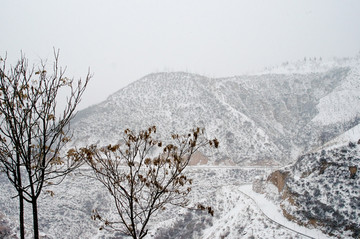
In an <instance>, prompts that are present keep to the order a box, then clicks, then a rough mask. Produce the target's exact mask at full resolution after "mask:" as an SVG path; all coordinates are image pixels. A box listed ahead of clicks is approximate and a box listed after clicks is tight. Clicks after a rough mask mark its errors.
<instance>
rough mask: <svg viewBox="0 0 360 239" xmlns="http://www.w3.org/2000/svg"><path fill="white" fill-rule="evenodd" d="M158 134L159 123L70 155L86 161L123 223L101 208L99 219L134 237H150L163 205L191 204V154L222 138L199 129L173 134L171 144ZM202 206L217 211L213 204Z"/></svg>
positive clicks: (128, 131) (126, 132) (163, 207)
mask: <svg viewBox="0 0 360 239" xmlns="http://www.w3.org/2000/svg"><path fill="white" fill-rule="evenodd" d="M155 132H156V128H155V127H151V128H149V129H148V130H145V131H140V132H139V133H138V134H135V133H133V132H132V131H130V130H125V133H124V137H123V140H122V142H121V144H116V145H108V146H106V147H102V148H98V147H97V146H94V145H93V146H90V147H86V148H81V149H80V150H78V151H75V150H70V151H69V152H68V154H69V156H72V157H75V158H83V159H85V160H86V162H87V163H88V165H89V166H90V167H91V168H92V169H93V172H94V173H95V177H96V178H97V179H98V180H99V181H100V182H101V183H102V184H103V185H104V186H105V187H106V188H107V189H108V191H109V192H110V194H111V196H112V197H113V199H114V202H115V206H116V209H117V213H118V215H119V222H110V221H107V220H106V219H103V218H102V216H100V214H99V213H98V212H97V211H94V213H95V214H94V215H93V219H99V220H101V221H103V222H104V226H105V227H110V228H113V229H115V230H118V231H121V232H122V233H124V234H126V235H128V236H131V237H132V238H134V239H137V238H143V237H145V235H146V234H147V232H148V229H147V225H148V222H149V220H151V216H152V215H153V214H154V213H155V212H157V211H158V210H159V209H165V206H166V205H167V204H172V205H178V206H186V205H187V204H188V200H187V199H186V196H187V195H188V194H189V192H190V190H191V187H190V185H191V183H192V180H191V179H189V178H187V177H186V175H185V174H184V170H185V168H186V167H187V166H188V165H189V161H190V159H191V156H192V155H193V154H194V153H195V152H196V151H197V150H198V149H199V148H201V147H204V146H206V145H210V146H213V147H216V148H217V147H218V141H217V140H216V139H213V140H208V139H206V138H205V137H204V135H203V133H204V131H203V130H201V129H199V128H197V129H195V130H193V131H192V132H191V133H189V134H188V135H184V136H180V135H176V134H174V135H172V139H173V143H172V144H167V145H165V146H163V143H162V142H161V141H159V140H155V139H154V138H153V137H152V134H153V133H155ZM159 150H160V151H159ZM154 152H158V153H157V154H156V153H155V155H157V156H156V157H151V155H152V154H153V155H154ZM159 152H160V153H159ZM198 208H199V209H202V210H204V209H206V210H208V212H209V213H211V214H213V211H212V209H211V208H210V207H207V208H205V207H203V206H201V205H199V207H198Z"/></svg>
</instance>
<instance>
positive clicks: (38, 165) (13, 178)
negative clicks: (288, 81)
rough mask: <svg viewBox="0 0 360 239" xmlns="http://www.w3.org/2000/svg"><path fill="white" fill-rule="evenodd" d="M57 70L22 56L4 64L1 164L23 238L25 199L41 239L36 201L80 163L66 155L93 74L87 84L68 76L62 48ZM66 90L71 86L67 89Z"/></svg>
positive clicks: (1, 66)
mask: <svg viewBox="0 0 360 239" xmlns="http://www.w3.org/2000/svg"><path fill="white" fill-rule="evenodd" d="M54 57H55V60H54V64H53V68H52V73H51V74H49V73H48V72H47V68H46V64H45V63H44V62H42V63H41V64H40V66H39V67H37V68H35V67H34V66H32V67H29V65H28V60H27V59H26V58H25V57H24V55H22V56H21V59H20V60H19V61H18V62H17V64H16V65H15V66H14V67H10V69H9V70H8V71H7V69H6V61H5V60H4V59H1V64H0V167H1V169H2V172H5V173H6V175H7V177H8V179H9V181H10V182H11V183H12V185H13V186H14V187H15V189H16V191H17V192H18V195H17V196H18V197H19V205H20V235H21V238H24V218H23V217H24V211H23V201H24V200H25V201H26V202H29V203H31V204H32V211H33V230H34V232H33V233H34V238H39V224H38V207H37V200H38V198H39V196H40V194H41V192H42V191H43V189H44V187H46V186H48V185H50V184H58V183H60V182H61V181H62V180H63V179H64V177H65V176H66V175H67V174H68V173H69V172H71V171H72V170H73V169H75V168H76V167H78V166H79V165H80V164H81V162H80V161H76V160H71V159H69V158H68V157H61V155H60V153H61V150H62V148H63V146H64V145H65V144H66V143H67V142H68V141H69V140H70V138H71V135H69V123H70V120H71V119H72V117H73V116H74V113H75V108H76V106H77V105H78V104H79V102H80V99H81V96H82V94H83V92H84V90H85V88H86V86H87V84H88V82H89V80H90V78H91V75H90V73H88V74H87V76H86V79H85V81H84V83H82V81H81V80H79V81H77V82H74V80H72V79H68V78H66V77H65V76H64V74H65V69H62V68H61V67H59V65H58V63H59V51H57V52H56V51H54ZM66 90H67V91H66ZM60 91H62V92H63V91H64V93H67V97H65V99H63V100H64V101H66V106H65V107H64V109H63V111H61V112H58V111H57V110H58V108H57V100H58V98H59V97H60V96H59V93H60Z"/></svg>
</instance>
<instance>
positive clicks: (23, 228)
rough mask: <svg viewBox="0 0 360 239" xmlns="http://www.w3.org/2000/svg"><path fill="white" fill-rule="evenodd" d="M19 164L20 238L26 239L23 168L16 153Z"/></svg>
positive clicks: (17, 168) (17, 170) (17, 166)
mask: <svg viewBox="0 0 360 239" xmlns="http://www.w3.org/2000/svg"><path fill="white" fill-rule="evenodd" d="M16 160H17V162H16V163H17V165H16V174H17V180H18V181H17V184H18V187H19V189H18V192H19V210H20V213H19V222H20V239H25V226H24V194H23V190H22V182H21V169H20V158H19V155H18V154H17V155H16Z"/></svg>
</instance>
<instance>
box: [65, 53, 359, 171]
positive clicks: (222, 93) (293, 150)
mask: <svg viewBox="0 0 360 239" xmlns="http://www.w3.org/2000/svg"><path fill="white" fill-rule="evenodd" d="M359 59H360V57H356V58H351V59H348V60H346V61H345V60H344V61H334V62H332V63H331V64H330V63H326V62H324V63H322V64H323V65H322V67H318V68H315V67H312V68H311V67H310V69H311V70H309V66H308V67H307V68H306V66H307V65H306V63H302V65H301V67H300V66H298V67H297V69H298V70H297V71H296V72H295V73H294V72H291V71H286V69H287V68H289V67H290V66H289V65H286V67H285V68H284V69H285V70H284V69H283V70H279V68H276V69H277V70H273V72H271V71H269V72H267V73H266V72H265V73H262V74H258V75H243V76H235V77H228V78H216V79H215V78H208V77H205V76H200V75H195V74H190V73H184V72H171V73H154V74H150V75H147V76H145V77H144V78H142V79H140V80H138V81H136V82H134V83H132V84H130V85H129V86H127V87H125V88H123V89H121V90H119V91H117V92H116V93H114V94H113V95H111V96H109V97H108V99H107V100H106V101H104V102H102V103H100V104H98V105H95V106H92V107H89V108H87V109H85V110H82V111H80V112H79V113H78V114H77V116H76V118H75V119H74V120H73V123H72V127H73V129H74V140H73V142H72V143H73V145H84V144H92V143H97V142H98V143H100V144H107V143H110V142H116V141H117V140H118V135H119V132H121V131H123V130H124V129H125V128H131V129H141V128H147V127H149V126H151V125H156V126H157V127H158V129H159V131H160V135H161V136H162V138H164V137H168V136H169V135H170V133H172V132H186V131H187V130H189V129H191V128H193V127H195V126H200V127H205V128H206V130H207V132H208V134H209V135H210V136H216V137H217V138H218V139H219V141H220V142H221V145H220V146H221V147H220V151H219V153H218V154H217V155H212V157H210V159H209V162H210V163H211V164H220V165H234V164H236V165H266V164H270V165H271V164H272V165H279V164H280V165H284V164H287V163H289V162H291V161H293V160H295V159H296V157H297V156H299V155H300V154H301V153H303V152H307V151H309V150H312V149H314V148H317V147H318V146H320V145H322V144H324V143H326V142H328V141H330V140H332V139H333V138H335V137H337V136H339V135H341V134H342V133H343V132H345V131H347V130H349V129H351V128H352V127H354V126H356V125H358V124H359V122H360V117H359V112H360V108H359V107H360V102H359V101H360V81H359V75H360V73H359V72H360V69H359V68H360V67H359V66H360V60H359ZM296 64H298V63H294V66H296ZM308 64H311V63H308ZM318 64H320V63H318ZM315 69H318V72H316V70H315ZM278 72H283V73H281V74H279V73H278ZM301 72H302V73H301Z"/></svg>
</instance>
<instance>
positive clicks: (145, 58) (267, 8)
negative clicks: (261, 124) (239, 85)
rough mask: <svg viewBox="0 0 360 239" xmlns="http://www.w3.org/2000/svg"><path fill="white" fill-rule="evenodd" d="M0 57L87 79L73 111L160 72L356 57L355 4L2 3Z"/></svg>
mask: <svg viewBox="0 0 360 239" xmlns="http://www.w3.org/2000/svg"><path fill="white" fill-rule="evenodd" d="M0 9H1V14H0V29H1V31H0V55H2V56H4V54H5V52H7V55H8V61H9V62H11V63H14V62H15V60H16V59H18V58H19V56H20V50H23V52H24V53H25V54H26V56H27V57H28V58H30V60H31V61H32V62H35V63H36V62H39V59H48V60H49V62H51V60H52V56H53V47H55V48H59V49H60V61H61V64H62V65H64V66H65V65H66V66H67V67H68V71H67V72H68V75H69V76H70V77H72V76H74V77H75V78H79V77H84V76H85V75H86V73H87V69H88V67H90V68H91V71H92V72H93V73H94V78H93V79H92V82H91V83H90V85H89V87H88V89H87V91H86V93H85V95H84V97H83V101H82V103H81V105H80V108H84V107H86V106H89V105H92V104H96V103H99V102H101V101H103V100H105V99H106V98H107V96H109V95H110V94H111V93H114V92H115V91H117V90H119V89H121V88H122V87H124V86H126V85H128V84H129V83H131V82H133V81H135V80H138V79H140V78H141V77H143V76H145V75H147V74H149V73H153V72H160V71H187V72H192V73H198V74H203V75H206V76H210V77H221V76H233V75H239V74H242V73H244V72H249V71H254V70H261V69H263V68H264V67H266V66H272V65H277V64H280V63H282V62H284V61H292V60H299V59H303V58H304V57H320V56H321V57H322V58H330V57H333V56H339V57H342V56H354V55H356V54H357V53H358V52H359V50H360V1H359V0H321V1H320V0H237V1H231V0H176V1H175V0H143V1H136V0H126V1H125V0H113V1H107V0H102V1H95V0H62V1H53V0H43V1H40V0H31V1H29V0H1V7H0Z"/></svg>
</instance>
